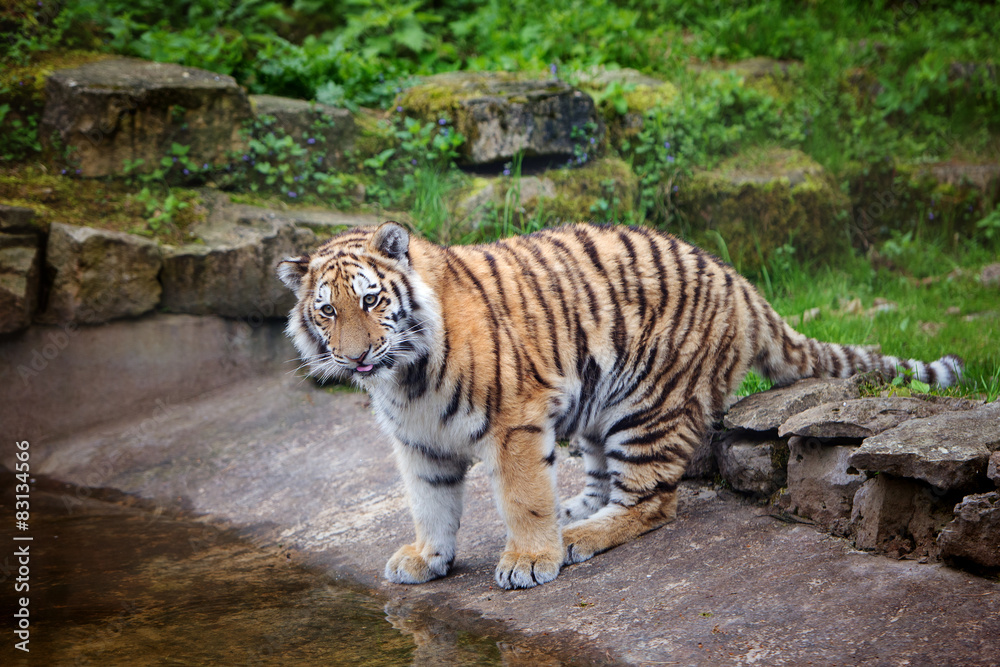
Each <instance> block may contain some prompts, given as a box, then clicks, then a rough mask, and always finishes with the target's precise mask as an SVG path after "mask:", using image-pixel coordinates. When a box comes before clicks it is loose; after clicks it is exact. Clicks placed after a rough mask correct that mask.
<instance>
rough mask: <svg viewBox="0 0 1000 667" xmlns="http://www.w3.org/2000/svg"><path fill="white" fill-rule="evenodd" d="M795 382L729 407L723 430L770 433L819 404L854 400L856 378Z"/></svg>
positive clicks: (810, 379) (749, 397)
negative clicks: (743, 429)
mask: <svg viewBox="0 0 1000 667" xmlns="http://www.w3.org/2000/svg"><path fill="white" fill-rule="evenodd" d="M860 377H861V376H855V377H854V378H849V379H847V380H820V379H816V378H809V379H806V380H799V381H798V382H796V383H794V384H791V385H789V386H787V387H780V388H777V389H770V390H768V391H762V392H760V393H758V394H751V395H750V396H747V397H746V398H743V399H741V400H739V401H737V402H736V403H734V404H733V406H732V407H731V408H729V412H728V413H726V416H725V417H724V418H723V423H724V424H725V426H726V428H745V429H749V430H751V431H772V430H775V429H777V428H778V427H779V426H781V425H782V424H783V423H785V422H786V421H788V419H789V418H790V417H792V416H793V415H796V414H798V413H800V412H804V411H806V410H808V409H809V408H812V407H815V406H817V405H820V404H822V403H830V402H832V401H846V400H849V399H854V398H857V397H858V386H859V382H860V380H859V378H860Z"/></svg>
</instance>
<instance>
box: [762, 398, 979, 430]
mask: <svg viewBox="0 0 1000 667" xmlns="http://www.w3.org/2000/svg"><path fill="white" fill-rule="evenodd" d="M980 405H982V403H977V402H975V401H969V400H966V399H962V398H950V397H944V396H929V397H927V399H926V400H925V399H922V398H906V397H902V396H891V397H885V398H878V397H872V398H858V399H853V400H847V401H838V402H835V403H823V404H822V405H817V406H816V407H814V408H809V409H808V410H805V411H803V412H800V413H799V414H797V415H794V416H792V417H790V418H789V419H788V420H787V421H786V422H785V423H784V424H782V425H781V426H780V427H779V428H778V435H779V436H781V437H784V436H786V435H799V436H803V437H806V438H810V437H812V438H857V439H859V440H861V439H864V438H868V437H870V436H873V435H876V434H878V433H881V432H883V431H888V430H889V429H890V428H894V427H896V426H899V425H900V424H902V423H903V422H905V421H908V420H910V419H917V418H922V417H930V416H931V415H935V414H940V413H942V412H949V411H953V410H971V409H972V408H975V407H978V406H980Z"/></svg>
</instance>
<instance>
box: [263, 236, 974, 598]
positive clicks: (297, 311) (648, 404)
mask: <svg viewBox="0 0 1000 667" xmlns="http://www.w3.org/2000/svg"><path fill="white" fill-rule="evenodd" d="M278 274H279V277H281V279H282V280H283V281H284V282H285V284H286V285H288V287H289V288H290V289H292V290H293V291H295V292H296V294H297V295H298V303H297V304H296V306H295V308H294V309H293V310H292V312H291V313H290V315H289V322H288V328H287V332H288V334H289V336H291V338H292V340H293V342H294V343H295V345H296V347H297V348H298V350H299V352H300V354H301V355H302V358H303V361H304V362H305V364H306V365H307V366H308V367H309V369H310V372H312V373H313V374H314V375H316V376H318V377H321V378H330V377H338V378H342V379H350V380H351V381H353V382H355V383H356V384H358V385H360V386H362V387H364V388H365V389H366V390H367V391H368V392H369V394H370V396H371V399H372V407H373V409H374V413H375V417H376V419H377V421H378V423H379V425H380V426H381V427H382V429H383V430H384V431H385V432H386V433H387V434H388V435H389V437H390V439H391V440H392V443H393V453H394V456H395V459H396V463H397V465H398V467H399V470H400V473H401V475H402V479H403V483H404V485H405V487H406V491H407V496H408V498H409V501H410V509H411V513H412V515H413V520H414V527H415V532H416V539H415V541H414V542H412V543H411V544H408V545H405V546H403V547H401V548H399V549H398V550H397V551H396V553H395V554H394V555H393V556H392V557H391V558H390V559H389V561H388V562H387V564H386V567H385V577H386V578H387V579H388V580H389V581H393V582H396V583H410V584H415V583H421V582H425V581H428V580H430V579H433V578H435V577H440V576H444V575H446V574H447V573H448V571H449V570H450V568H451V566H452V564H453V562H454V560H455V558H456V549H455V545H456V535H457V532H458V527H459V523H460V519H461V513H462V495H463V489H464V484H465V476H466V471H467V470H468V468H469V466H470V465H471V464H472V463H473V462H474V461H477V460H478V461H481V462H482V463H483V465H484V467H485V469H486V471H487V473H488V474H489V476H490V478H491V479H492V481H493V488H494V495H495V497H496V501H497V507H498V509H499V511H500V515H501V517H502V519H503V521H504V524H505V525H506V527H507V540H506V545H505V548H504V551H503V553H502V554H501V555H500V559H499V562H498V564H497V567H496V572H495V579H496V581H497V583H498V584H499V585H500V586H502V587H504V588H529V587H532V586H536V585H538V584H542V583H545V582H547V581H551V580H552V579H554V578H555V577H556V576H557V574H558V573H559V570H560V568H561V567H562V566H563V565H564V564H571V563H578V562H581V561H584V560H587V559H589V558H591V557H592V556H594V555H595V554H597V553H600V552H602V551H606V550H607V549H610V548H612V547H614V546H616V545H619V544H622V543H623V542H626V541H628V540H631V539H634V538H636V537H638V536H639V535H641V534H643V533H645V532H648V531H649V530H652V529H654V528H656V527H658V526H661V525H663V524H665V523H667V522H669V521H672V520H673V519H674V517H675V516H676V512H677V492H676V490H677V484H678V482H679V481H680V478H681V475H682V473H683V471H684V468H685V466H686V465H687V462H688V460H689V459H690V457H691V454H692V452H693V450H694V448H695V447H696V446H698V445H699V444H700V443H701V441H702V439H703V438H704V437H706V432H707V427H708V425H709V424H710V423H711V422H712V420H713V419H714V418H716V417H718V416H719V414H720V413H721V411H722V410H723V408H724V406H725V405H726V403H727V400H728V398H729V397H730V395H731V393H732V392H733V390H734V389H735V388H736V387H738V386H739V384H740V382H741V381H742V379H743V376H744V375H745V374H746V372H747V370H748V369H750V368H755V369H757V370H758V371H760V372H761V373H762V374H764V375H765V376H767V377H769V378H771V379H773V380H775V381H776V382H779V383H787V382H791V381H793V380H795V379H798V378H802V377H813V376H815V377H848V376H850V375H852V374H853V373H855V372H857V371H864V370H870V369H874V368H879V369H881V370H883V371H885V372H886V373H888V374H890V375H892V374H895V373H896V372H898V369H901V368H902V369H907V370H909V371H912V372H913V373H914V375H915V377H917V378H918V379H920V380H922V381H925V382H936V383H938V384H942V385H948V384H952V383H954V382H956V381H957V380H958V378H959V377H960V373H961V368H962V364H961V360H959V359H958V358H957V357H953V356H946V357H942V358H941V359H939V360H937V361H935V362H932V363H930V364H926V363H923V362H919V361H914V360H901V359H897V358H895V357H889V356H882V355H880V354H879V353H878V352H876V351H875V350H872V349H869V348H865V347H857V346H848V345H836V344H829V343H822V342H819V341H816V340H813V339H810V338H807V337H805V336H803V335H802V334H800V333H798V332H796V331H794V330H793V329H791V328H790V327H789V326H788V325H787V324H786V323H785V322H784V321H783V320H782V319H781V318H780V317H779V316H778V315H777V314H776V313H775V312H774V310H773V309H772V308H771V306H770V305H769V304H768V303H767V302H766V301H764V299H763V298H762V297H761V296H760V295H759V294H758V293H757V291H756V290H755V289H754V288H753V286H752V285H750V283H748V282H747V281H746V280H745V279H744V278H743V277H742V276H740V275H739V274H737V273H736V272H735V271H734V270H733V269H732V268H731V267H729V266H728V265H726V264H724V263H723V262H721V261H719V260H718V259H716V258H714V257H712V256H711V255H709V254H707V253H705V252H703V251H701V250H699V249H697V248H695V247H693V246H690V245H688V244H687V243H684V242H683V241H680V240H679V239H676V238H674V237H672V236H669V235H667V234H662V233H659V232H655V231H652V230H649V229H644V228H628V227H594V226H589V225H575V226H570V227H563V228H559V229H548V230H543V231H541V232H536V233H535V234H532V235H529V236H526V237H519V238H511V239H506V240H503V241H498V242H496V243H492V244H489V245H484V246H468V247H440V246H436V245H433V244H431V243H428V242H426V241H423V240H421V239H419V238H411V237H410V235H409V234H408V233H407V232H406V230H405V229H403V228H402V227H401V226H399V225H397V224H395V223H385V224H384V225H382V226H380V227H378V228H377V229H370V228H367V229H366V228H358V229H354V230H351V231H348V232H344V233H342V234H340V235H338V236H336V237H334V238H333V239H331V240H330V241H328V242H327V243H326V244H325V245H323V246H322V247H321V248H320V249H319V250H318V251H317V252H316V253H314V254H313V255H312V256H305V257H300V258H294V259H288V260H285V261H283V262H281V263H280V265H279V267H278ZM557 438H572V439H574V440H575V441H576V442H577V444H578V446H579V447H580V449H581V450H582V451H583V455H584V457H583V460H584V466H585V471H586V474H587V481H586V485H585V488H584V489H583V491H582V492H581V493H580V494H579V495H578V496H576V497H574V498H571V499H569V500H567V501H566V502H564V503H562V504H561V505H560V503H559V502H558V498H557V496H556V490H555V489H556V486H555V463H556V456H555V443H556V439H557Z"/></svg>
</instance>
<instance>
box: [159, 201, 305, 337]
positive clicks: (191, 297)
mask: <svg viewBox="0 0 1000 667" xmlns="http://www.w3.org/2000/svg"><path fill="white" fill-rule="evenodd" d="M191 231H192V232H193V233H194V234H195V235H196V236H197V237H198V238H199V240H200V241H201V242H200V243H192V244H188V245H185V246H181V247H167V248H165V249H164V257H163V272H162V274H161V278H160V279H161V281H162V283H163V304H162V305H163V307H164V308H165V309H167V310H169V311H170V312H173V313H189V314H192V315H208V314H216V315H223V316H225V317H241V318H254V319H263V318H268V317H283V316H284V315H286V314H287V312H288V311H289V310H290V309H291V308H292V306H293V305H294V304H295V295H294V294H292V293H291V292H290V291H289V290H288V289H287V288H286V287H285V286H284V285H282V284H281V282H280V281H279V280H278V278H277V276H276V275H275V272H274V271H275V266H277V264H278V262H279V261H281V260H282V259H284V258H285V257H290V256H295V255H299V254H302V253H303V252H307V251H309V250H312V249H313V248H315V247H316V246H317V245H318V240H317V237H316V234H315V233H314V232H313V231H312V230H310V229H303V228H300V227H297V226H296V225H295V224H293V222H292V221H291V220H289V219H287V218H285V217H282V216H281V215H280V214H279V213H276V212H274V211H269V210H267V209H260V208H256V207H250V206H247V207H240V206H234V207H227V208H223V209H221V210H214V211H213V213H212V215H210V216H209V218H208V220H206V221H205V222H203V223H199V224H197V225H195V226H194V227H193V228H192V230H191Z"/></svg>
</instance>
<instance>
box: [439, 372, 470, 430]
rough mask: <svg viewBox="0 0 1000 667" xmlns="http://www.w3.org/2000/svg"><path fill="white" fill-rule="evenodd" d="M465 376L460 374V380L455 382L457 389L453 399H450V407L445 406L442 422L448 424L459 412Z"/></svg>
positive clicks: (452, 396)
mask: <svg viewBox="0 0 1000 667" xmlns="http://www.w3.org/2000/svg"><path fill="white" fill-rule="evenodd" d="M464 381H465V378H464V377H463V376H461V375H459V376H458V382H456V383H455V391H454V392H452V394H451V400H450V401H448V407H446V408H445V410H444V412H443V413H442V414H441V422H442V423H444V424H447V423H448V421H449V420H450V419H451V418H452V417H454V416H455V413H456V412H458V406H459V405H460V404H461V402H462V390H463V386H462V384H463V382H464Z"/></svg>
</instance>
